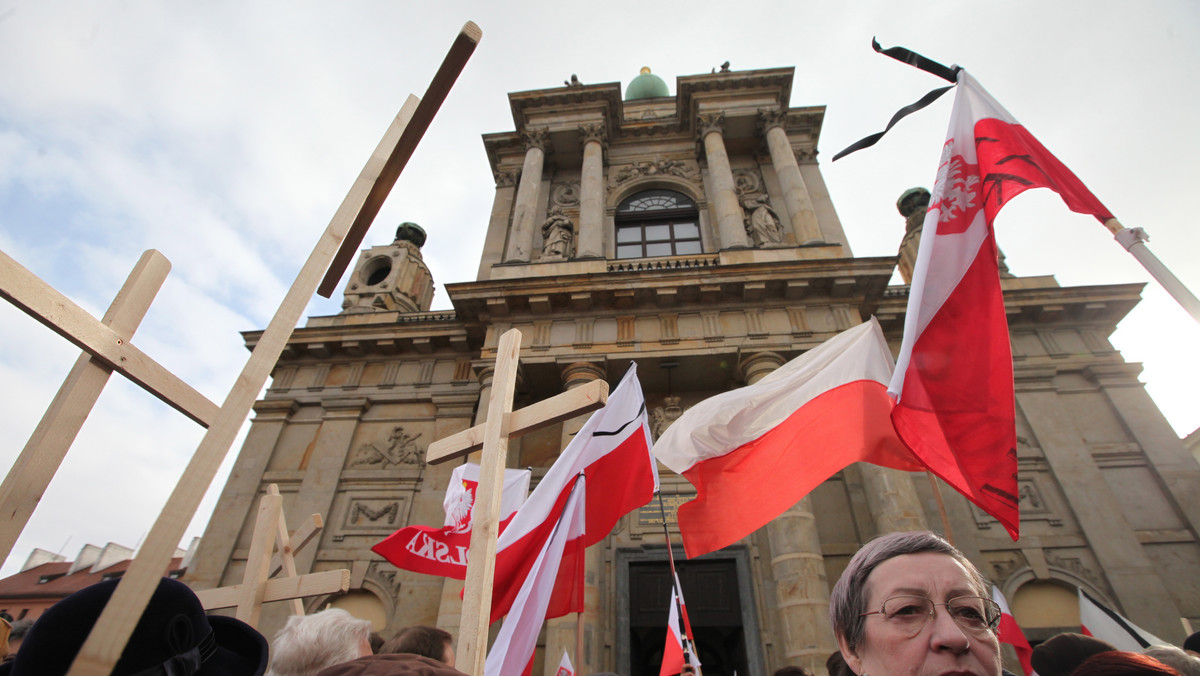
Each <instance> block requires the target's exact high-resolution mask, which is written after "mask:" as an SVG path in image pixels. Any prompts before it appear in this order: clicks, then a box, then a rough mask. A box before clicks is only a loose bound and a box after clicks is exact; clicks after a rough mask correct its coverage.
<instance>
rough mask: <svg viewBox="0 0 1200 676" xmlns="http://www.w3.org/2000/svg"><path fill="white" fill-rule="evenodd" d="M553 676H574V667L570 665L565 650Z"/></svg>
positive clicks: (569, 659)
mask: <svg viewBox="0 0 1200 676" xmlns="http://www.w3.org/2000/svg"><path fill="white" fill-rule="evenodd" d="M554 676H575V667H574V665H572V664H571V658H570V657H569V656H568V655H567V651H565V650H564V651H563V656H562V659H561V660H559V661H558V671H556V672H554Z"/></svg>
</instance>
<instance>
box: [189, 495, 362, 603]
mask: <svg viewBox="0 0 1200 676" xmlns="http://www.w3.org/2000/svg"><path fill="white" fill-rule="evenodd" d="M319 530H321V515H320V514H313V515H312V516H311V517H309V520H308V521H307V522H306V524H305V525H304V526H303V527H301V528H299V529H297V530H296V533H295V534H293V535H288V529H287V521H286V520H285V519H284V517H283V498H281V497H280V495H279V487H278V486H276V485H275V484H270V485H269V486H267V494H266V495H264V496H262V500H260V501H259V503H258V518H257V519H256V520H255V522H254V537H253V538H252V539H251V541H250V554H249V556H247V557H246V570H245V573H244V574H243V577H242V583H241V584H237V585H233V586H231V587H218V588H216V589H204V590H201V591H198V592H196V596H198V597H200V603H201V605H203V606H204V609H205V610H214V609H216V608H236V609H237V610H236V612H235V614H234V617H236V618H237V619H239V620H241V621H243V622H245V623H247V624H249V625H250V626H252V627H257V626H258V618H259V615H260V614H261V612H262V606H263V604H264V603H270V602H271V601H286V600H290V601H291V602H292V614H293V615H303V614H304V604H303V603H301V601H300V599H301V598H304V597H306V596H318V595H320V594H336V593H338V592H344V591H346V590H347V589H349V588H350V571H349V570H346V569H345V568H343V569H341V570H326V571H323V572H320V573H309V574H308V575H297V574H296V561H295V559H294V555H295V553H296V552H297V551H299V550H300V548H301V547H303V546H304V545H306V544H308V543H309V542H310V541H311V540H312V538H313V536H314V535H316V534H317V531H319ZM277 540H278V545H279V552H278V553H277V554H276V555H275V558H274V559H272V557H271V551H272V550H273V549H274V548H275V545H276V544H277V542H276V541H277ZM277 562H278V567H277ZM279 570H283V572H284V576H283V577H279V578H273V579H272V578H271V576H272V575H274V574H275V573H276V572H277V571H279Z"/></svg>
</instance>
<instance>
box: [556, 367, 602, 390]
mask: <svg viewBox="0 0 1200 676" xmlns="http://www.w3.org/2000/svg"><path fill="white" fill-rule="evenodd" d="M607 377H608V371H607V370H606V369H605V368H604V365H603V364H601V363H599V362H591V361H576V362H571V363H570V364H567V365H566V366H563V367H562V381H563V387H564V388H565V389H568V390H570V389H573V388H576V387H579V386H580V385H586V384H588V383H590V382H592V381H593V380H604V379H605V378H607Z"/></svg>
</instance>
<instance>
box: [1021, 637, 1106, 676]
mask: <svg viewBox="0 0 1200 676" xmlns="http://www.w3.org/2000/svg"><path fill="white" fill-rule="evenodd" d="M1116 649H1117V647H1116V646H1114V645H1113V644H1111V643H1109V642H1108V641H1102V640H1100V639H1098V638H1094V637H1092V636H1085V635H1084V634H1059V635H1057V636H1053V637H1051V638H1049V639H1047V640H1046V642H1044V643H1042V644H1041V645H1039V646H1038V647H1036V648H1034V649H1033V655H1032V656H1031V657H1030V660H1029V661H1030V662H1031V663H1032V665H1033V670H1034V671H1036V672H1037V673H1038V676H1068V675H1069V674H1070V673H1071V672H1072V671H1075V668H1076V667H1078V666H1079V665H1081V664H1083V662H1084V660H1086V659H1087V658H1089V657H1091V656H1092V655H1095V654H1096V653H1102V652H1108V651H1109V650H1116Z"/></svg>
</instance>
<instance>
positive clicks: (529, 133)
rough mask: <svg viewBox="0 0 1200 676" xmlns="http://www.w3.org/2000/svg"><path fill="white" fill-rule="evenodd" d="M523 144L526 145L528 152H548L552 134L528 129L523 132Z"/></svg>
mask: <svg viewBox="0 0 1200 676" xmlns="http://www.w3.org/2000/svg"><path fill="white" fill-rule="evenodd" d="M521 142H522V143H523V144H525V150H526V151H529V150H532V149H534V148H537V149H538V150H540V151H542V152H546V150H547V146H548V145H549V143H550V132H549V131H547V130H545V129H526V130H524V131H522V132H521Z"/></svg>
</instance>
